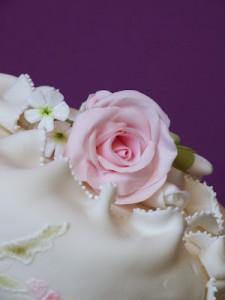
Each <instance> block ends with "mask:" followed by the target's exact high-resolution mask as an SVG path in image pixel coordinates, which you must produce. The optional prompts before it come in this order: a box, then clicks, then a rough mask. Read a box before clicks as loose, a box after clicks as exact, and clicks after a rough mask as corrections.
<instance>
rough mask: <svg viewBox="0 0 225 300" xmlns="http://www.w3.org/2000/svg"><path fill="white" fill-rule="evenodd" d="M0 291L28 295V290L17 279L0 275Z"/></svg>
mask: <svg viewBox="0 0 225 300" xmlns="http://www.w3.org/2000/svg"><path fill="white" fill-rule="evenodd" d="M0 289H3V290H6V291H10V292H16V293H26V292H27V289H26V288H25V286H23V285H22V284H21V283H20V282H18V281H17V280H16V279H15V278H13V277H11V276H8V275H3V274H0Z"/></svg>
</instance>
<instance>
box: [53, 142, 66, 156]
mask: <svg viewBox="0 0 225 300" xmlns="http://www.w3.org/2000/svg"><path fill="white" fill-rule="evenodd" d="M65 148H66V143H58V144H57V145H56V147H55V154H54V158H57V157H58V156H60V155H63V153H64V150H65Z"/></svg>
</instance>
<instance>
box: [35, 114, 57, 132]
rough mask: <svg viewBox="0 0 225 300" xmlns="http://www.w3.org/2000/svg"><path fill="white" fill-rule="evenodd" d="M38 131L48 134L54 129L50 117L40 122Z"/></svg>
mask: <svg viewBox="0 0 225 300" xmlns="http://www.w3.org/2000/svg"><path fill="white" fill-rule="evenodd" d="M38 129H45V130H46V131H47V132H50V131H52V130H53V129H54V123H53V118H52V117H46V118H43V119H42V120H41V122H40V123H39V124H38Z"/></svg>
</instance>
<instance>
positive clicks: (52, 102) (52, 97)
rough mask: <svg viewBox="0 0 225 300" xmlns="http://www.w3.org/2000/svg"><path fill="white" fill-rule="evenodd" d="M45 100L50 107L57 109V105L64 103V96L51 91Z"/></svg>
mask: <svg viewBox="0 0 225 300" xmlns="http://www.w3.org/2000/svg"><path fill="white" fill-rule="evenodd" d="M45 98H46V100H47V103H48V105H49V106H50V107H55V106H56V105H57V104H59V103H61V102H63V100H64V96H63V94H61V93H60V92H59V91H57V90H54V91H49V92H48V93H46V94H45Z"/></svg>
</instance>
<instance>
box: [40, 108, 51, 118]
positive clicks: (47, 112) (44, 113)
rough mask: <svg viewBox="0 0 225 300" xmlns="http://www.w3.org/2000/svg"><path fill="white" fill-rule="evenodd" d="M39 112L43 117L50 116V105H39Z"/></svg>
mask: <svg viewBox="0 0 225 300" xmlns="http://www.w3.org/2000/svg"><path fill="white" fill-rule="evenodd" d="M39 112H40V114H41V115H42V116H43V117H50V116H51V114H52V112H53V110H52V108H51V107H48V106H45V107H40V108H39Z"/></svg>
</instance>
